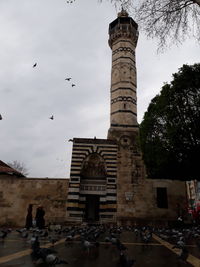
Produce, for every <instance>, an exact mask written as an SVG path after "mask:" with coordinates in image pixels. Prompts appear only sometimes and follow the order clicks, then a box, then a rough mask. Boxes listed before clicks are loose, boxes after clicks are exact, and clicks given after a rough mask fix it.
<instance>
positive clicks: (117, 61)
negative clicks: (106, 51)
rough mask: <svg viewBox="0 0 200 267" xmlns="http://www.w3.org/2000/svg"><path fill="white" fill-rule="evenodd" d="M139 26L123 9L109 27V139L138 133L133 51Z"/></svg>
mask: <svg viewBox="0 0 200 267" xmlns="http://www.w3.org/2000/svg"><path fill="white" fill-rule="evenodd" d="M137 28H138V25H137V23H136V22H135V21H134V20H133V19H132V18H131V17H129V15H128V13H127V11H126V10H125V9H124V7H123V4H122V9H121V11H120V12H119V13H118V18H117V19H115V20H114V21H113V22H111V23H110V25H109V45H110V48H111V49H112V74H111V108H110V129H109V132H108V138H109V139H116V136H118V137H120V135H121V134H123V132H125V131H129V132H130V131H131V132H132V131H134V132H135V131H138V123H137V98H136V87H137V81H136V66H135V48H136V45H137V39H138V31H137Z"/></svg>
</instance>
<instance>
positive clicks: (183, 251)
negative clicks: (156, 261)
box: [178, 247, 189, 261]
mask: <svg viewBox="0 0 200 267" xmlns="http://www.w3.org/2000/svg"><path fill="white" fill-rule="evenodd" d="M188 256H189V252H188V250H187V249H186V248H185V247H183V248H181V253H180V255H179V256H178V258H179V259H180V260H182V261H186V260H187V258H188Z"/></svg>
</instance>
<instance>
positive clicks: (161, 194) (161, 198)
mask: <svg viewBox="0 0 200 267" xmlns="http://www.w3.org/2000/svg"><path fill="white" fill-rule="evenodd" d="M157 207H158V208H161V209H167V208H168V199H167V188H166V187H157Z"/></svg>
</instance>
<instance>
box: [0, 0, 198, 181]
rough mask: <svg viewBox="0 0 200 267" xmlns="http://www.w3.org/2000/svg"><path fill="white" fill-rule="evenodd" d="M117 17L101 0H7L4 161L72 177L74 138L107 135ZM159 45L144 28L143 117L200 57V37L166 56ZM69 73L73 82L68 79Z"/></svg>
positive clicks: (0, 12)
mask: <svg viewBox="0 0 200 267" xmlns="http://www.w3.org/2000/svg"><path fill="white" fill-rule="evenodd" d="M116 16H117V11H116V9H115V8H114V7H113V6H112V5H111V4H110V3H109V2H104V3H102V4H100V3H98V1H97V0H76V1H75V3H73V4H67V2H66V0H42V1H41V0H17V1H16V0H0V32H1V34H0V114H1V115H2V117H3V120H1V121H0V159H1V160H2V161H4V162H11V161H14V160H18V161H20V162H23V163H24V164H25V166H26V167H27V168H28V170H29V177H57V178H62V177H69V172H70V163H71V150H72V143H71V142H68V139H70V138H73V137H88V138H93V137H94V136H96V137H97V138H106V136H107V131H108V128H109V123H110V122H109V103H110V99H109V97H110V91H109V90H110V75H111V50H110V48H109V46H108V25H109V23H110V22H111V21H112V20H114V19H115V18H116ZM156 49H157V47H156V40H153V41H152V40H147V39H146V38H145V36H144V35H143V34H142V33H140V36H139V41H138V45H137V50H136V60H137V63H136V66H137V77H138V78H137V80H138V89H137V91H138V121H139V122H140V121H141V119H142V117H143V114H144V112H145V111H146V109H147V107H148V104H149V103H150V101H151V99H152V98H153V97H154V96H155V95H156V94H157V93H159V91H160V89H161V87H162V85H163V83H164V82H170V81H171V78H172V77H171V75H172V73H174V72H177V71H178V69H179V68H180V67H181V66H182V65H183V64H194V63H197V62H198V63H199V62H200V46H199V45H198V44H197V43H196V42H195V40H187V41H186V42H185V43H184V44H183V45H181V46H179V47H176V46H174V47H172V48H171V49H169V50H168V51H166V52H165V53H164V54H159V55H158V54H157V52H156ZM36 62H37V66H36V68H33V67H32V66H33V64H34V63H36ZM66 77H72V80H71V81H70V82H68V81H65V78H66ZM71 83H74V84H76V86H75V87H73V88H72V87H71ZM51 115H54V118H55V119H54V120H50V119H49V117H50V116H51Z"/></svg>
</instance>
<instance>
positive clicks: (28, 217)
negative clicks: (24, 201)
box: [25, 204, 33, 230]
mask: <svg viewBox="0 0 200 267" xmlns="http://www.w3.org/2000/svg"><path fill="white" fill-rule="evenodd" d="M32 210H33V204H29V206H28V209H27V215H26V224H25V228H26V229H27V230H29V229H30V228H31V227H33V223H32V221H33V216H32Z"/></svg>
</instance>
